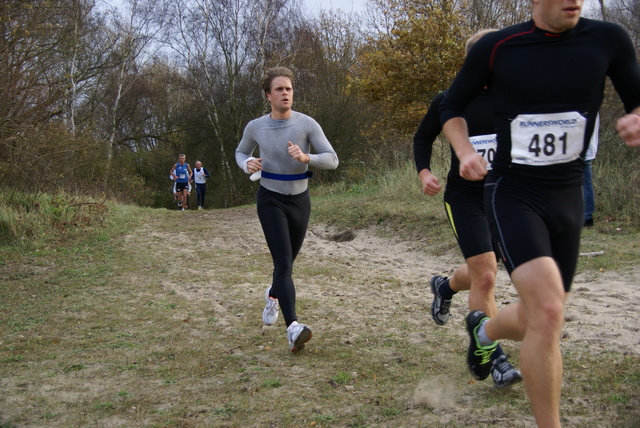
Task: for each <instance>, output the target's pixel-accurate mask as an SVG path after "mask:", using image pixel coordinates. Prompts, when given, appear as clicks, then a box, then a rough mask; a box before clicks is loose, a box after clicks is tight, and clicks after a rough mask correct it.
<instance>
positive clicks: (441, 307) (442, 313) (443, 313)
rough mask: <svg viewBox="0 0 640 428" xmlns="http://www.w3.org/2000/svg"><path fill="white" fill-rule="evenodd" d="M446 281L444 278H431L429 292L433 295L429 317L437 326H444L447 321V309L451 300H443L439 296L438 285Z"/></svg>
mask: <svg viewBox="0 0 640 428" xmlns="http://www.w3.org/2000/svg"><path fill="white" fill-rule="evenodd" d="M446 280H447V277H446V276H440V275H436V276H434V277H433V278H431V281H429V283H430V284H431V292H432V293H433V302H432V303H431V316H432V317H433V320H434V321H435V322H436V324H438V325H444V323H446V322H447V320H448V319H449V307H450V306H451V299H448V300H447V299H444V298H443V297H442V296H441V295H440V285H441V284H442V283H443V282H445V281H446Z"/></svg>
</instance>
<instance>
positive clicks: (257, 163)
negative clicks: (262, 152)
mask: <svg viewBox="0 0 640 428" xmlns="http://www.w3.org/2000/svg"><path fill="white" fill-rule="evenodd" d="M261 170H262V158H256V159H251V160H249V161H247V171H249V174H253V173H254V172H258V171H261Z"/></svg>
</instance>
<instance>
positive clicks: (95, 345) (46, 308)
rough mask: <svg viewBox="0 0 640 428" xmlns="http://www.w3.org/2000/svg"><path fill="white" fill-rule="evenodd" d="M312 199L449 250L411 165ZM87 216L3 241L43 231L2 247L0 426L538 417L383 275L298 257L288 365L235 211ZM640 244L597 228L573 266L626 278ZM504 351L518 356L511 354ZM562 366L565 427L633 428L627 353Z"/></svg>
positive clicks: (621, 226)
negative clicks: (295, 319)
mask: <svg viewBox="0 0 640 428" xmlns="http://www.w3.org/2000/svg"><path fill="white" fill-rule="evenodd" d="M441 176H442V174H441ZM312 194H313V195H315V196H314V198H313V206H314V209H313V219H312V223H313V224H314V225H316V224H320V223H323V224H332V225H333V226H334V227H336V228H339V229H340V228H342V229H345V230H346V229H350V230H351V229H353V230H360V229H366V228H374V230H375V231H376V233H379V234H381V235H383V236H395V237H403V238H406V239H407V240H409V241H410V242H412V243H414V244H415V245H416V251H418V250H419V251H424V252H425V254H426V257H449V258H451V257H453V256H452V255H456V257H457V248H456V244H455V241H454V239H453V236H452V233H451V231H450V229H449V226H448V224H447V222H446V219H445V217H444V213H443V209H442V199H441V196H437V197H434V198H427V197H424V196H423V195H421V193H420V188H419V183H418V180H417V175H416V174H415V171H414V170H413V169H412V167H411V166H410V165H406V166H404V167H402V168H398V169H397V170H394V171H388V172H384V173H382V176H381V177H370V178H369V179H368V181H366V182H361V183H354V184H349V185H347V184H344V183H342V184H335V185H332V186H327V187H323V188H317V189H312ZM62 199H63V200H67V201H69V202H68V203H69V205H73V204H76V203H78V201H77V200H74V199H73V198H62ZM39 200H40V199H39ZM44 200H45V201H48V200H49V199H48V198H46V197H45V199H44ZM11 209H13V210H19V209H22V210H25V212H26V210H27V208H25V207H22V208H16V205H15V204H14V205H12V208H11ZM82 209H83V208H82ZM82 209H80V211H77V210H76V211H75V212H74V211H73V209H72V208H71V207H67V208H61V212H66V213H73V216H72V217H71V218H76V217H77V216H78V215H79V213H82V215H87V216H88V218H86V219H84V220H83V221H75V224H74V222H73V221H71V222H70V223H68V224H65V226H64V227H63V228H60V227H55V226H51V225H55V224H59V222H60V221H61V220H59V219H58V220H53V219H51V220H49V221H48V223H46V224H48V225H49V226H47V227H45V228H43V229H36V226H35V223H37V222H36V221H35V220H33V219H30V218H28V219H26V220H25V225H22V224H20V223H19V221H17V220H15V219H16V218H19V216H18V217H13V218H14V223H13V224H14V229H15V230H16V231H21V230H36V232H35V233H32V234H30V235H29V236H30V237H29V238H28V239H25V240H18V241H12V240H8V241H10V242H5V244H3V246H2V247H0V255H1V257H0V379H1V382H2V388H3V391H2V394H0V427H19V426H48V427H68V426H107V425H118V424H119V425H121V426H131V427H220V426H283V427H298V426H318V427H325V426H326V427H343V426H348V427H370V426H381V427H382V426H384V427H386V426H394V427H395V426H412V427H413V426H424V427H429V426H451V427H453V426H514V425H515V426H517V425H518V424H521V423H523V422H522V420H523V418H524V419H525V420H526V421H527V423H531V416H530V409H529V404H528V400H527V399H526V395H525V393H524V388H523V387H522V385H516V386H515V387H513V388H510V389H504V390H496V389H495V388H492V387H491V386H490V384H489V383H488V382H474V381H471V380H470V377H469V376H468V374H467V372H466V370H465V369H464V353H465V350H466V348H465V347H466V339H465V338H464V334H463V328H462V326H461V324H460V322H458V323H457V324H456V323H454V322H452V323H451V324H450V325H447V326H444V327H442V328H433V326H432V324H431V323H430V322H429V320H428V313H427V310H428V309H427V306H428V302H427V301H426V300H425V299H424V296H423V295H419V293H418V292H417V288H416V284H415V283H407V282H406V281H402V280H400V279H399V278H398V277H397V276H396V275H395V273H394V271H393V270H392V269H391V270H389V271H388V272H387V271H385V272H362V271H359V270H357V269H355V268H354V267H353V266H349V264H347V262H350V264H351V265H355V263H356V260H357V258H358V257H361V256H359V255H358V254H355V253H354V254H353V256H352V257H350V258H347V259H341V258H338V257H334V256H332V255H331V254H328V255H326V256H324V257H322V258H316V257H314V258H311V257H309V255H307V254H305V253H304V252H303V253H301V255H300V258H299V260H298V261H297V267H296V273H295V274H296V278H300V282H299V283H300V284H303V285H304V286H305V287H307V288H305V289H304V292H301V294H300V296H299V301H298V303H299V312H300V313H303V314H304V315H305V318H306V319H308V320H309V322H310V323H312V325H313V326H317V329H318V330H314V338H313V341H312V342H310V344H309V346H308V348H307V349H306V350H305V351H304V352H303V353H301V354H299V355H291V354H290V353H289V352H288V351H287V349H286V339H285V338H284V334H283V333H284V331H283V330H284V329H283V328H282V321H279V323H278V325H277V327H273V328H263V327H262V326H261V325H260V323H259V314H260V313H261V310H262V305H263V303H264V301H263V295H262V293H263V290H264V288H263V287H262V285H260V286H256V284H267V283H268V281H269V280H270V275H271V272H270V263H271V260H270V256H269V254H268V251H267V250H266V248H265V246H264V243H263V241H262V239H261V235H260V231H259V230H253V229H251V228H248V226H247V225H244V224H242V221H243V220H242V219H243V217H242V216H243V215H246V214H243V212H244V211H243V209H242V208H241V209H239V210H237V211H234V210H228V211H223V210H220V212H216V211H212V212H207V211H204V212H193V213H192V212H189V213H179V212H177V211H168V210H152V209H142V208H136V207H131V206H123V205H119V204H113V203H109V202H105V206H104V209H103V210H101V211H99V212H98V211H96V212H90V213H84V212H83V211H82ZM16 212H18V211H16ZM181 214H187V215H186V216H185V215H181ZM34 215H35V214H34ZM40 215H41V214H40ZM251 215H254V213H253V211H251ZM16 221H17V222H16ZM64 221H67V222H68V221H69V220H68V219H67V220H64ZM56 222H58V223H56ZM238 222H240V223H239V224H238ZM21 233H22V232H19V233H18V235H17V236H23V235H21ZM24 236H26V235H24ZM637 242H640V241H639V240H638V230H637V228H636V227H635V226H634V225H633V224H632V223H629V222H623V221H620V220H618V221H610V222H600V223H596V227H594V228H593V229H589V230H586V231H585V233H584V237H583V248H584V251H604V254H603V255H602V256H597V257H590V258H584V259H583V258H581V261H580V269H581V271H583V272H584V271H594V272H601V271H608V270H615V271H621V270H622V271H624V270H625V269H632V268H634V267H635V266H636V263H637V262H636V260H637V255H638V250H637V244H636V243H637ZM197 243H203V245H204V248H203V249H202V250H201V251H198V250H196V247H195V244H197ZM417 281H418V279H416V282H417ZM630 286H635V284H630ZM375 296H377V297H375ZM461 302H462V301H460V302H458V301H456V305H457V306H462V303H461ZM256 314H258V315H257V316H256ZM458 321H459V320H458ZM503 347H504V348H505V350H506V351H507V352H508V353H509V354H510V355H511V357H512V358H513V359H514V360H517V356H518V347H517V345H515V344H510V343H506V344H504V345H503ZM564 365H565V377H564V386H563V404H562V406H563V408H562V410H563V415H565V416H566V417H567V418H568V419H567V420H565V425H566V426H574V427H580V426H597V427H598V426H611V427H632V426H637V424H638V422H639V421H640V412H639V411H638V409H639V408H640V393H639V389H638V385H639V384H640V359H639V356H638V355H636V354H622V353H615V352H598V353H595V352H594V353H591V352H587V351H585V349H584V348H569V349H568V350H567V351H566V352H565V353H564Z"/></svg>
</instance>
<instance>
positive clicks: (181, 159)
mask: <svg viewBox="0 0 640 428" xmlns="http://www.w3.org/2000/svg"><path fill="white" fill-rule="evenodd" d="M185 160H187V158H186V156H180V157H179V158H178V162H180V163H181V164H183V163H184V161H185Z"/></svg>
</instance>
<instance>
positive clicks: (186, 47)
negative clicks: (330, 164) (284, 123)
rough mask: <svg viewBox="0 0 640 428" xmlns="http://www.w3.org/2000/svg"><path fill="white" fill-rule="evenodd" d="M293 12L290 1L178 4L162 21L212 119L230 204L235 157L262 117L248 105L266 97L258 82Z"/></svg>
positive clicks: (191, 0) (182, 0)
mask: <svg viewBox="0 0 640 428" xmlns="http://www.w3.org/2000/svg"><path fill="white" fill-rule="evenodd" d="M288 10H289V9H288V7H287V0H259V1H256V0H172V1H167V2H166V3H164V6H163V16H162V17H158V18H159V19H158V21H157V22H158V24H159V25H162V26H163V28H164V32H163V37H162V39H163V41H164V43H165V46H166V47H167V48H168V49H170V50H171V51H172V52H173V55H174V57H175V58H176V61H177V63H178V64H180V65H181V66H182V67H184V70H185V72H186V73H187V74H188V75H189V76H190V80H191V82H192V89H193V91H194V93H195V94H196V96H197V98H198V99H199V105H200V108H201V109H202V110H203V111H204V112H205V114H206V118H207V121H208V125H209V127H210V129H211V136H210V137H209V138H210V141H209V144H210V145H211V146H213V147H216V150H217V156H216V157H217V159H218V168H217V170H218V171H219V172H220V173H221V180H222V182H223V184H224V187H223V199H224V202H223V203H224V205H227V204H229V202H230V201H231V200H232V199H233V198H234V194H235V193H236V188H235V184H234V180H233V177H234V175H237V172H235V171H236V168H234V169H233V170H232V168H231V163H232V159H230V158H232V157H233V152H234V150H235V146H236V144H237V142H238V140H239V138H240V135H241V132H242V129H243V126H244V121H246V120H247V119H246V118H247V117H248V116H249V117H250V116H254V115H255V114H256V113H257V112H256V111H249V110H251V107H252V106H253V105H255V103H254V102H247V101H248V100H250V99H254V100H255V99H256V97H258V96H260V90H259V86H258V84H257V82H258V80H259V77H260V76H261V74H262V71H263V69H264V66H265V64H266V63H267V62H268V61H269V58H270V55H271V52H272V50H271V49H270V45H271V44H272V43H273V38H274V37H273V35H274V33H275V32H276V31H277V27H276V25H275V23H276V22H278V20H281V19H283V18H284V17H285V15H286V13H287V11H288ZM288 25H290V23H288Z"/></svg>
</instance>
